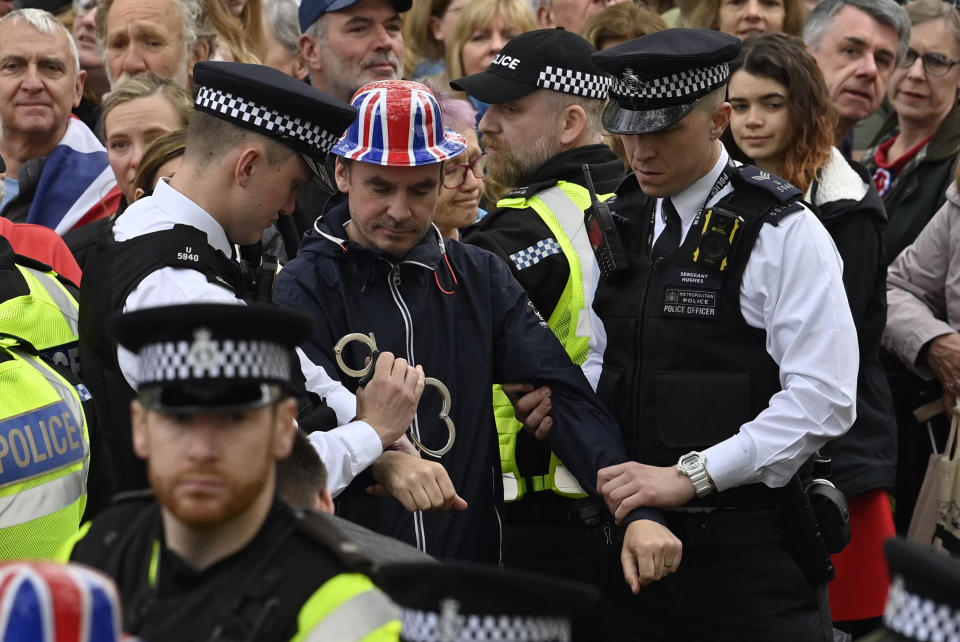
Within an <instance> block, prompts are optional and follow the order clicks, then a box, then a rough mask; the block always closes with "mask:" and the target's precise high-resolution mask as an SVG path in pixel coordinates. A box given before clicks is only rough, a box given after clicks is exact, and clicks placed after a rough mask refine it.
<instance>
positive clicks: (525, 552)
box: [450, 29, 623, 582]
mask: <svg viewBox="0 0 960 642" xmlns="http://www.w3.org/2000/svg"><path fill="white" fill-rule="evenodd" d="M594 53H596V49H594V47H593V45H591V44H590V43H589V42H587V41H586V40H585V39H583V38H582V37H580V36H578V35H577V34H576V33H573V32H570V31H565V30H564V29H541V30H538V31H531V32H528V33H524V34H521V35H519V36H517V37H516V38H514V39H512V40H511V41H510V42H509V43H507V45H506V46H505V47H504V48H503V50H502V51H501V52H500V53H499V55H497V57H496V58H495V59H494V61H493V63H492V64H491V65H490V66H489V67H488V68H487V70H486V71H482V72H480V73H477V74H473V75H471V76H467V77H465V78H460V79H457V80H454V81H453V82H451V83H450V84H451V85H452V86H453V87H454V88H456V89H459V90H462V91H466V92H467V93H468V94H470V95H471V96H473V97H474V98H477V99H479V100H481V101H483V102H485V103H489V104H490V108H489V109H488V110H487V112H486V114H484V116H483V119H482V120H481V121H480V125H479V129H480V132H481V133H482V134H483V145H484V147H485V149H486V152H487V173H488V175H489V176H490V177H491V178H493V179H494V180H495V181H497V182H498V183H500V184H501V185H507V186H510V187H512V188H514V189H513V191H511V192H510V193H508V194H507V195H506V196H505V197H504V198H503V199H501V200H500V201H499V202H498V203H497V209H495V210H493V211H491V212H490V213H489V214H488V215H487V216H485V217H484V218H483V219H482V220H481V221H480V222H479V223H477V224H476V225H474V226H473V227H470V228H468V229H467V230H465V231H464V234H463V240H464V241H465V242H466V243H472V244H474V245H478V246H480V247H482V248H484V249H486V250H489V251H491V252H493V253H494V254H496V255H497V256H499V257H500V258H501V259H503V260H504V261H505V262H506V264H507V266H508V267H509V268H510V271H511V272H512V273H513V276H514V277H516V279H517V280H518V281H519V282H520V284H521V285H523V287H524V289H525V290H526V291H527V293H528V294H529V295H530V300H531V301H532V302H533V305H534V306H536V308H537V310H539V311H540V312H541V313H542V314H543V315H544V316H545V317H546V318H547V319H548V320H549V323H550V327H551V329H552V330H553V331H554V333H555V334H557V337H558V338H559V339H560V342H561V343H562V344H563V345H564V348H566V350H567V353H568V354H569V355H570V358H571V359H572V360H573V362H574V363H576V364H577V365H583V363H584V362H585V361H586V357H587V352H588V350H587V348H588V345H589V343H590V342H591V341H595V340H596V339H595V337H596V335H597V333H598V332H600V333H602V332H603V327H602V326H600V325H599V324H597V323H596V322H595V320H594V318H593V315H592V311H591V305H592V303H593V293H594V291H595V290H596V287H597V280H598V278H599V274H600V273H599V267H598V265H597V260H596V258H595V257H594V255H593V250H592V248H591V246H590V240H589V238H588V235H587V233H586V230H585V229H584V212H585V211H586V210H587V209H588V208H589V206H590V203H591V196H590V192H589V190H588V189H587V187H586V184H585V179H584V174H583V166H584V165H587V166H588V167H589V172H590V174H591V176H592V180H593V183H594V185H595V187H596V191H597V192H599V193H600V195H601V196H600V198H601V199H603V200H606V199H607V198H609V197H610V196H612V195H613V191H614V189H616V186H617V185H618V184H619V182H620V180H621V179H622V178H623V164H622V163H621V162H620V159H619V158H617V156H616V154H614V153H613V151H611V149H610V148H609V147H608V146H607V145H605V144H603V140H602V128H601V124H600V117H601V114H602V112H603V106H604V102H605V100H606V96H607V90H608V88H609V86H610V84H611V82H612V79H611V78H610V76H608V75H607V74H606V73H604V72H603V71H601V70H600V69H599V68H597V67H596V65H594V64H593V62H592V61H591V60H590V56H591V55H593V54H594ZM591 385H593V386H596V380H595V379H594V380H593V381H591ZM540 392H541V394H545V393H546V392H547V390H546V389H545V388H544V389H542V390H541V391H540ZM494 404H495V405H496V410H495V414H496V415H497V430H498V432H499V433H500V438H501V443H502V444H503V446H502V447H501V455H502V457H501V465H502V467H503V473H504V481H503V483H504V492H505V493H506V496H505V500H506V502H507V503H506V505H505V506H504V513H503V519H504V539H505V541H506V543H507V547H506V550H505V552H506V556H505V557H504V563H505V564H506V565H508V566H517V567H522V568H529V569H533V570H538V571H542V572H546V573H553V574H560V575H565V576H568V577H572V578H573V579H580V580H588V581H595V582H599V577H600V574H601V573H600V572H599V569H598V568H597V564H596V559H597V558H598V556H599V557H601V558H602V556H603V554H604V552H605V549H606V539H605V538H604V537H603V536H602V533H603V530H604V528H609V522H610V521H611V518H610V515H609V514H608V513H607V510H606V508H605V507H604V506H603V504H602V502H599V501H598V500H594V499H591V498H588V497H587V495H586V493H584V491H583V489H581V488H580V487H579V485H577V484H576V480H574V479H573V478H572V476H571V475H570V474H569V472H568V471H566V468H565V467H564V466H563V463H562V462H561V461H558V460H557V458H556V456H553V457H551V453H550V451H549V449H548V448H547V445H546V444H545V443H544V442H542V441H538V440H536V439H535V438H534V436H533V435H532V434H531V433H529V432H526V431H524V430H523V429H522V425H521V423H520V422H519V421H517V419H516V418H515V416H514V412H513V407H512V406H511V404H510V402H509V401H508V400H507V399H506V397H505V395H504V393H503V392H501V391H495V392H494ZM518 453H521V454H522V455H523V456H522V457H519V458H518V456H517V454H518ZM571 516H573V519H571ZM545 541H549V542H551V545H550V546H549V547H547V546H544V542H545ZM594 549H596V550H594ZM558 556H563V558H564V559H565V560H570V559H576V560H577V562H576V563H561V562H560V560H559V559H558ZM571 556H576V557H575V558H571Z"/></svg>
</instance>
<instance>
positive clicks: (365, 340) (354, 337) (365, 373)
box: [333, 332, 457, 458]
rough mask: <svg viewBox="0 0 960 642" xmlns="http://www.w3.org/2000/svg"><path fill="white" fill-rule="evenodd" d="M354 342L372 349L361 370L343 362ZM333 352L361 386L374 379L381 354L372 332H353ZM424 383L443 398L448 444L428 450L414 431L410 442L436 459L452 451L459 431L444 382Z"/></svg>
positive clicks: (344, 337)
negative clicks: (454, 422) (347, 348)
mask: <svg viewBox="0 0 960 642" xmlns="http://www.w3.org/2000/svg"><path fill="white" fill-rule="evenodd" d="M354 341H359V342H360V343H362V344H363V345H365V346H367V348H369V349H370V363H368V364H367V365H366V366H364V367H363V368H361V369H360V370H355V369H353V368H351V367H349V366H348V365H347V364H346V363H344V361H343V351H344V349H345V348H346V347H347V345H349V344H350V343H352V342H354ZM333 352H334V354H335V355H336V357H337V365H338V366H340V369H341V370H343V371H344V373H346V374H348V375H349V376H351V377H356V378H359V379H360V386H365V385H367V384H368V383H369V382H370V379H372V378H373V369H374V362H376V360H377V355H379V354H380V350H379V349H378V348H377V340H376V338H375V337H374V336H373V333H372V332H371V333H370V334H369V335H367V334H362V333H360V332H351V333H350V334H347V335H344V336H343V338H341V339H340V340H339V341H337V345H335V346H333ZM423 383H424V386H433V387H434V388H436V389H437V392H439V393H440V396H441V397H443V405H442V406H441V407H440V419H441V420H443V422H444V423H445V424H446V425H447V432H448V437H447V443H446V445H444V446H443V447H442V448H440V449H439V450H433V449H431V448H427V447H426V446H424V445H423V443H422V442H421V441H420V439H419V438H418V437H417V435H416V434H414V432H413V431H411V432H410V441H412V442H413V444H414V445H415V446H416V447H417V448H419V449H420V450H422V451H423V452H425V453H427V454H428V455H433V456H434V457H437V458H440V457H442V456H443V455H446V454H447V453H448V452H450V449H451V448H453V442H454V441H455V440H456V438H457V429H456V427H455V426H454V425H453V419H451V418H450V391H449V390H448V389H447V387H446V386H445V385H444V384H443V382H442V381H440V380H439V379H434V378H433V377H426V378H425V379H424V380H423Z"/></svg>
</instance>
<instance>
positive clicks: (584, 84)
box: [450, 27, 611, 105]
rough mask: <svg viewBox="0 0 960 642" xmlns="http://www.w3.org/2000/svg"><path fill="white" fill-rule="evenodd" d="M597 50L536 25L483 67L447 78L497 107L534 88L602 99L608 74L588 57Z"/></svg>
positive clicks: (559, 29) (567, 34)
mask: <svg viewBox="0 0 960 642" xmlns="http://www.w3.org/2000/svg"><path fill="white" fill-rule="evenodd" d="M596 52H597V50H596V49H595V48H594V46H593V45H592V44H590V42H589V41H587V40H585V39H584V38H582V37H581V36H579V35H577V34H575V33H573V32H572V31H566V30H564V29H563V27H557V28H556V29H537V30H535V31H528V32H526V33H522V34H520V35H519V36H517V37H515V38H513V39H512V40H510V42H508V43H507V44H506V45H504V47H503V49H502V50H501V51H500V53H499V54H497V56H496V57H495V58H494V59H493V62H492V63H490V66H489V67H487V68H486V69H485V70H484V71H481V72H479V73H476V74H471V75H469V76H464V77H463V78H458V79H456V80H453V81H451V82H450V86H451V87H453V88H454V89H456V90H457V91H465V92H467V93H468V94H470V95H471V96H473V97H474V98H476V99H477V100H481V101H483V102H485V103H489V104H491V105H500V104H503V103H506V102H510V101H511V100H519V99H520V98H523V97H524V96H526V95H527V94H530V93H533V92H534V91H536V90H537V89H551V90H553V91H559V92H562V93H565V94H574V95H577V96H584V97H586V98H597V99H600V100H604V99H606V97H607V91H608V90H609V88H610V82H611V79H610V76H608V75H606V74H605V73H604V72H603V71H601V70H600V69H598V68H597V66H596V65H595V64H593V62H591V60H590V56H591V55H593V54H595V53H596Z"/></svg>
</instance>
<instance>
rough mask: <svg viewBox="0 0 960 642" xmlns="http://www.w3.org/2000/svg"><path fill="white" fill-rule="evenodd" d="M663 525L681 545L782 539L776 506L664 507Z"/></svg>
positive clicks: (782, 530)
mask: <svg viewBox="0 0 960 642" xmlns="http://www.w3.org/2000/svg"><path fill="white" fill-rule="evenodd" d="M664 516H665V517H666V521H667V528H669V529H670V531H671V532H672V533H673V534H674V535H676V536H677V537H679V538H680V541H682V542H683V545H684V546H685V547H691V548H708V547H716V546H745V545H751V544H768V543H771V542H780V541H783V540H785V539H786V536H787V532H786V529H785V528H784V524H783V522H784V519H783V514H782V513H781V511H780V510H779V509H776V508H761V509H740V508H733V509H730V508H718V509H713V510H703V511H684V510H665V511H664Z"/></svg>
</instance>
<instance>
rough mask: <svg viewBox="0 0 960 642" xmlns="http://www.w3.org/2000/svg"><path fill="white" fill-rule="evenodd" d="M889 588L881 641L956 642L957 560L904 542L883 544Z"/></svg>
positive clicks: (959, 615)
mask: <svg viewBox="0 0 960 642" xmlns="http://www.w3.org/2000/svg"><path fill="white" fill-rule="evenodd" d="M884 551H885V552H886V554H887V566H888V567H889V569H890V578H891V585H890V591H889V593H888V595H887V607H886V611H885V612H884V614H883V624H884V627H885V628H886V629H887V632H886V634H885V636H884V637H881V638H879V639H880V640H883V641H884V642H887V641H893V640H897V641H900V640H957V639H958V636H960V560H958V559H955V558H952V557H950V556H948V555H946V554H945V553H939V552H935V551H933V550H931V549H930V547H929V546H923V545H920V544H917V543H916V542H911V541H907V540H905V539H899V538H891V539H889V540H887V542H886V544H884Z"/></svg>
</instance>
